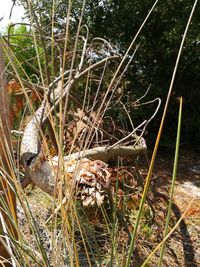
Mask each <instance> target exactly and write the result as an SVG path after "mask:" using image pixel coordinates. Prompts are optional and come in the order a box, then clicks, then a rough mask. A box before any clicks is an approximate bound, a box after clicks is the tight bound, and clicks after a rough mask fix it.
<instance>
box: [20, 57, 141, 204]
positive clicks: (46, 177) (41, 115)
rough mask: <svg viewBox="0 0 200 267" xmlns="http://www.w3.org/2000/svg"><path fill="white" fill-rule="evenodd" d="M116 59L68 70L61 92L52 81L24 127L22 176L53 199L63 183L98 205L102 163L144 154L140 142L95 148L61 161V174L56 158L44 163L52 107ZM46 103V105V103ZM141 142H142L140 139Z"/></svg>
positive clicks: (103, 175)
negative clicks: (44, 138)
mask: <svg viewBox="0 0 200 267" xmlns="http://www.w3.org/2000/svg"><path fill="white" fill-rule="evenodd" d="M84 54H85V52H84ZM81 58H84V55H82V57H81ZM118 58H119V56H117V55H114V56H108V57H106V58H103V59H101V60H99V61H98V62H95V63H93V64H92V65H90V66H89V67H87V68H85V69H82V67H83V62H80V64H79V67H78V69H77V70H76V71H75V70H72V72H71V75H69V78H68V82H67V84H66V86H65V87H64V88H62V81H61V80H62V75H61V76H60V77H58V78H56V79H55V81H54V82H53V83H51V84H50V86H49V88H48V91H47V97H46V98H45V99H44V100H43V102H42V104H41V106H40V108H39V109H38V110H37V111H36V112H35V114H34V116H33V118H32V120H31V121H30V122H29V123H28V125H27V126H26V127H25V129H24V134H23V137H22V142H21V151H20V156H21V159H22V163H23V165H24V167H25V170H26V176H28V177H29V178H30V179H31V180H32V181H33V182H34V183H35V184H36V185H38V186H39V187H40V188H41V189H42V190H43V191H45V192H47V193H49V194H51V195H57V189H58V186H59V184H60V183H61V184H62V183H63V179H67V181H66V182H67V183H72V185H73V184H75V187H76V189H77V188H78V192H77V194H79V192H81V199H82V201H83V204H85V205H89V204H94V203H97V204H101V203H102V201H103V198H104V195H103V193H104V189H105V187H106V186H105V183H104V182H102V181H103V180H106V181H107V182H106V185H108V184H109V177H110V174H109V172H108V170H107V165H106V164H105V163H104V162H103V161H107V160H109V159H113V158H117V157H119V156H120V157H135V156H136V155H138V154H141V153H144V152H146V144H145V143H144V142H139V143H138V144H137V145H136V146H134V147H131V146H128V147H125V146H115V147H113V148H110V149H109V148H107V147H98V148H94V149H89V150H84V151H82V152H80V153H75V154H72V155H69V156H67V157H65V158H64V161H63V164H64V166H62V167H63V168H64V171H61V170H60V169H59V166H60V164H59V161H60V159H59V158H58V157H54V158H53V159H47V158H46V157H45V155H44V154H43V152H42V151H41V131H42V127H43V125H44V123H45V121H46V120H47V118H48V115H49V114H50V113H51V112H52V110H53V109H54V108H55V106H56V105H58V104H59V102H60V100H61V99H62V98H63V97H64V96H66V95H68V94H69V92H70V91H71V90H72V88H73V87H74V86H75V85H76V83H77V82H78V81H79V80H80V78H82V77H83V76H84V75H86V74H88V72H90V71H91V70H94V69H96V68H99V67H100V66H102V65H103V64H105V63H106V62H107V61H110V60H116V59H118ZM64 74H67V75H68V74H69V71H67V72H64ZM72 74H73V75H72ZM56 83H57V87H56V88H55V89H54V91H53V92H52V90H53V89H52V85H53V84H56ZM47 99H48V100H50V101H49V102H48V101H47ZM52 103H54V104H52ZM141 140H143V139H142V138H141ZM88 158H90V159H92V160H90V159H88ZM72 160H73V164H72V165H73V167H72V166H70V168H72V169H73V174H72V173H70V170H69V164H71V162H72ZM74 160H75V161H74ZM58 174H59V175H58ZM58 176H59V177H58ZM69 177H71V178H70V179H71V180H73V182H70V181H71V180H70V179H69ZM83 193H84V194H83ZM66 194H67V191H66V190H65V195H66Z"/></svg>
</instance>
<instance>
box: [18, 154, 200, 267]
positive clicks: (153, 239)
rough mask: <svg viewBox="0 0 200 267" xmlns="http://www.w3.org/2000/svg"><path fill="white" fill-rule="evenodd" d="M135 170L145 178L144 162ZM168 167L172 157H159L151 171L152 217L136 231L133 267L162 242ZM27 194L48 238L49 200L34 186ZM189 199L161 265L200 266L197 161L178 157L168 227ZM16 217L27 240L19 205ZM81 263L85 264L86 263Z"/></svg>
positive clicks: (199, 172) (154, 260)
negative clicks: (138, 170) (184, 213)
mask: <svg viewBox="0 0 200 267" xmlns="http://www.w3.org/2000/svg"><path fill="white" fill-rule="evenodd" d="M139 169H140V172H141V174H142V175H143V177H145V176H146V173H147V168H146V165H145V166H142V165H141V164H140V166H139ZM172 170H173V160H172V161H171V160H166V159H162V158H161V157H159V159H158V161H157V162H156V165H155V169H154V172H153V177H152V182H151V187H150V191H149V196H148V203H149V204H150V205H151V207H152V210H153V213H154V216H153V219H152V218H151V223H149V224H148V226H146V227H145V228H144V227H143V230H142V231H141V233H140V232H139V234H138V238H137V242H136V245H137V246H136V250H135V254H134V255H135V257H133V258H134V259H133V263H132V266H133V267H139V266H141V264H142V263H143V262H144V260H145V259H146V258H147V256H148V255H149V254H150V252H151V251H152V250H153V249H154V248H155V247H156V245H157V244H159V242H160V241H162V233H163V229H164V222H165V217H166V209H167V205H168V200H169V192H170V185H171V177H172ZM27 196H28V200H29V204H30V208H31V210H32V213H33V215H34V218H35V219H36V221H37V223H38V227H39V230H40V231H41V232H42V235H44V236H45V237H44V239H45V240H50V239H51V238H50V233H47V228H46V226H45V221H46V220H47V219H48V217H49V216H50V214H51V208H50V206H51V199H50V198H49V197H48V196H47V195H46V194H44V193H43V192H42V191H41V190H40V189H38V188H34V189H30V188H29V189H28V190H27ZM192 198H193V203H192V205H191V207H190V208H189V209H188V211H187V213H186V215H185V217H184V218H183V219H182V221H181V223H180V224H179V226H178V227H177V229H176V230H175V231H174V232H173V234H172V235H171V236H170V238H169V239H168V241H167V243H166V249H165V254H164V261H163V265H162V266H164V267H168V266H169V267H198V266H200V160H199V159H191V158H188V157H185V156H182V157H180V161H179V166H178V177H177V180H176V185H175V192H174V198H173V205H172V219H171V222H170V229H172V228H173V226H174V225H175V224H176V222H177V221H178V220H179V218H180V217H181V215H182V214H183V212H184V211H185V210H186V208H187V207H188V204H189V203H190V201H191V199H192ZM18 217H19V224H20V227H21V229H22V232H23V233H24V235H25V236H26V235H27V238H29V239H30V229H29V226H28V225H27V224H26V222H25V221H26V220H25V218H24V214H23V211H22V209H21V208H20V206H19V207H18ZM28 233H29V234H28ZM28 236H29V237H28ZM124 236H126V235H124ZM42 238H43V237H42ZM45 242H46V241H45ZM45 242H44V246H45V248H46V249H47V250H49V251H51V250H52V248H51V245H50V244H49V243H47V244H45ZM119 242H120V240H119ZM50 253H51V252H50ZM158 259H159V253H156V254H155V255H154V256H153V258H152V260H151V262H150V263H149V265H148V266H150V267H154V266H157V263H158ZM33 266H34V265H33ZM84 266H87V263H85V265H84ZM88 266H89V265H88ZM94 266H96V265H94ZM100 266H101V267H104V266H107V265H104V264H103V265H100ZM60 267H62V266H60ZM114 267H115V266H114ZM120 267H123V266H120Z"/></svg>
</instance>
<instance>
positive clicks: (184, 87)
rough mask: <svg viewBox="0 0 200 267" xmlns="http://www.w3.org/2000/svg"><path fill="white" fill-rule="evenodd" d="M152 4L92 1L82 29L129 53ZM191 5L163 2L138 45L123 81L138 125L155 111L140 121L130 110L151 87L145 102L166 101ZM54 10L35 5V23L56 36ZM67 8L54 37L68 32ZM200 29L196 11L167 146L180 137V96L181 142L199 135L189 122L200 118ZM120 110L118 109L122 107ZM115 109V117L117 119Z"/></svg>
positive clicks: (75, 11) (77, 4)
mask: <svg viewBox="0 0 200 267" xmlns="http://www.w3.org/2000/svg"><path fill="white" fill-rule="evenodd" d="M21 3H23V5H24V6H25V8H26V10H27V14H28V6H27V1H25V0H21ZM153 3H154V1H153V0H151V1H142V3H141V1H137V0H128V1H125V2H124V1H123V0H110V1H102V0H95V1H94V0H88V1H86V5H85V12H84V18H83V24H84V23H85V24H86V25H88V27H89V30H90V32H91V33H92V34H93V36H94V37H102V38H105V39H106V40H109V41H111V42H112V43H114V44H116V45H117V50H118V51H121V52H122V53H123V51H126V49H127V47H128V46H129V44H130V42H131V40H132V39H133V37H134V35H135V34H136V32H137V30H138V29H139V27H140V25H141V23H142V21H143V20H144V18H145V16H146V15H147V13H148V11H149V9H150V7H151V6H152V4H153ZM192 5H193V1H191V0H188V1H177V0H176V1H172V0H167V1H160V2H159V3H158V5H157V6H156V8H155V9H154V12H153V14H152V16H151V17H150V18H149V20H148V22H147V23H146V25H145V27H144V29H143V31H142V33H141V34H140V36H139V38H138V40H137V44H140V47H139V49H138V51H137V53H136V55H135V57H134V59H133V61H132V63H131V65H130V67H129V70H128V72H127V73H126V75H125V78H124V79H125V81H126V82H128V83H129V85H128V86H126V88H125V91H124V94H123V96H122V99H121V100H122V102H123V103H126V105H127V107H128V108H127V110H128V112H129V113H130V115H131V117H134V120H135V122H136V123H137V122H139V121H141V118H142V119H146V118H148V117H149V113H152V110H153V109H154V107H153V106H152V109H151V108H150V109H149V110H148V109H146V108H142V109H140V108H139V109H138V110H137V115H135V110H134V109H133V108H132V105H131V103H132V102H133V101H135V99H137V97H139V96H141V95H142V94H144V92H145V91H146V90H147V88H148V86H149V84H152V87H151V90H150V92H149V93H148V95H147V98H146V99H152V98H155V97H161V99H162V100H163V102H164V100H165V97H166V94H167V89H168V87H169V81H170V77H171V75H172V71H173V67H174V64H175V59H176V55H177V51H178V48H179V44H180V39H181V36H182V34H183V32H184V28H185V25H186V22H187V18H188V15H189V13H190V10H191V8H192ZM81 7H82V1H80V0H76V1H73V3H72V7H71V10H70V11H71V17H72V21H71V22H72V23H71V28H70V31H71V33H73V32H75V31H76V29H77V25H78V21H79V18H80V14H81ZM52 8H53V2H52V1H37V0H35V1H32V10H33V12H34V16H33V18H36V17H37V21H39V22H38V23H39V24H40V26H42V30H45V31H46V32H51V31H52V29H51V25H52ZM68 8H69V6H68V3H67V2H66V1H63V0H60V1H55V5H54V10H55V14H54V21H55V26H56V27H55V28H54V31H55V34H57V33H61V32H62V29H64V28H65V25H66V20H65V18H66V14H67V11H68ZM41 14H42V15H41ZM199 28H200V7H199V6H197V9H196V12H195V14H194V17H193V19H192V23H191V26H190V30H189V33H188V35H187V40H186V43H185V46H184V50H183V54H182V58H181V62H180V66H179V70H178V73H177V78H176V82H175V86H174V92H173V96H172V100H171V102H172V103H171V108H170V109H169V115H168V116H169V118H170V119H169V121H168V123H167V124H168V125H170V126H169V132H170V135H169V134H168V136H166V138H164V139H167V140H165V143H170V140H171V139H173V137H174V136H175V135H176V133H175V130H174V129H175V128H176V127H175V126H174V121H175V120H176V113H175V112H174V108H175V106H176V98H177V97H178V96H180V95H182V96H183V98H184V101H185V107H184V110H185V112H186V113H187V114H189V115H187V117H186V118H185V119H183V129H184V130H183V136H184V137H185V138H184V139H183V141H184V142H186V143H191V141H192V142H193V141H194V139H193V138H192V139H191V138H190V133H191V132H193V128H194V129H195V133H196V122H195V121H193V122H191V121H190V118H191V117H194V116H196V113H198V114H199V112H200V110H199V108H198V107H197V104H198V103H199V101H200V94H199V90H198V88H199V87H200V76H199V72H200V65H199V64H198V61H199V54H200V46H199V38H200V36H199ZM116 109H119V106H118V107H117V108H116ZM116 109H115V110H113V112H111V113H112V115H113V116H114V117H115V114H116ZM197 109H198V110H197ZM160 114H161V112H160ZM159 120H160V118H159V117H157V119H155V120H154V122H153V124H152V128H151V131H150V136H149V138H150V139H152V138H154V137H155V135H156V127H157V124H158V122H159ZM188 121H189V123H188ZM171 123H172V124H171ZM188 126H189V127H188ZM170 128H171V129H170ZM167 130H168V129H167ZM197 132H199V130H197ZM154 133H155V134H154ZM195 136H197V137H198V136H199V133H196V134H195Z"/></svg>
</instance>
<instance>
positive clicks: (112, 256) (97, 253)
mask: <svg viewBox="0 0 200 267" xmlns="http://www.w3.org/2000/svg"><path fill="white" fill-rule="evenodd" d="M27 3H28V4H29V12H30V18H31V21H30V27H31V35H30V38H32V39H33V40H32V42H33V46H34V49H35V59H36V62H37V65H38V73H40V75H39V76H38V77H37V81H38V84H37V83H34V81H33V79H31V77H29V75H28V74H27V73H26V70H25V68H24V62H21V61H20V60H19V59H18V58H17V55H16V54H15V50H14V46H12V44H10V43H9V42H8V40H7V39H6V37H5V38H3V39H2V40H3V42H4V53H5V56H6V57H7V66H6V70H5V71H7V72H8V73H9V72H10V73H11V74H12V75H13V77H14V78H16V79H17V80H18V82H19V83H20V85H21V92H20V93H21V94H22V95H23V97H24V98H25V99H26V106H25V111H24V116H22V118H21V122H20V125H18V126H17V129H16V130H17V131H19V135H18V137H17V138H16V137H15V138H14V137H13V136H12V137H11V139H12V141H13V146H14V150H15V152H16V154H17V157H16V159H15V160H14V158H13V157H10V158H8V162H9V166H10V169H11V171H10V175H9V178H10V187H11V188H12V190H13V191H14V193H15V196H16V199H17V205H18V207H19V209H20V210H21V211H22V213H23V220H24V221H25V224H24V225H23V227H26V228H27V229H28V230H27V232H25V231H24V229H23V228H22V227H21V222H20V223H18V222H17V221H16V219H15V218H14V216H12V214H11V213H10V209H9V207H8V205H7V204H6V203H5V202H4V199H1V207H2V209H3V210H4V212H5V214H6V216H8V217H9V219H10V221H11V223H12V227H13V228H14V229H15V231H16V232H17V235H18V238H15V237H14V236H13V234H12V233H11V231H10V228H9V226H8V225H6V223H5V221H4V219H3V217H2V216H0V220H1V224H2V233H1V236H0V241H1V243H2V244H3V246H4V247H5V248H6V250H7V252H8V254H9V255H10V261H11V264H12V266H21V267H23V266H63V267H64V266H72V267H73V266H126V267H129V266H132V258H134V256H135V254H134V249H135V246H136V240H137V234H138V229H139V227H140V226H141V224H142V223H141V218H142V216H143V214H144V205H145V202H146V198H147V194H148V191H149V186H150V182H151V176H152V172H153V168H154V164H155V159H156V154H157V150H158V146H159V142H160V138H161V135H162V129H163V125H164V121H165V117H166V114H167V109H168V105H169V100H170V95H171V92H172V88H173V84H174V81H175V76H176V72H177V69H178V65H179V61H180V57H181V53H182V50H183V45H184V42H185V38H186V35H187V31H188V28H189V25H190V22H191V18H192V16H193V13H194V10H195V7H196V4H197V1H195V2H194V6H193V9H192V11H191V14H190V17H189V19H188V23H187V26H186V29H185V32H184V34H183V38H182V41H181V44H180V49H179V53H178V55H177V60H176V64H175V67H174V72H173V74H172V78H171V83H170V87H169V92H168V96H167V100H166V104H165V108H164V111H163V117H162V121H161V124H160V128H159V131H158V136H157V140H156V143H155V148H154V151H153V155H152V159H151V162H150V166H149V170H148V174H147V177H146V181H145V185H144V190H143V193H142V198H141V200H140V205H139V210H138V211H137V212H136V215H135V214H134V215H133V212H132V214H130V211H129V208H128V205H129V204H130V199H129V196H128V193H129V191H128V190H127V195H126V194H124V195H123V201H122V202H120V201H121V195H120V192H121V191H119V190H120V186H119V183H120V182H121V180H120V179H122V178H121V174H120V167H121V166H122V165H123V162H121V161H120V160H119V161H118V164H117V165H118V166H117V172H116V174H115V175H116V177H115V179H114V184H113V185H112V188H111V190H110V191H109V192H108V200H106V201H105V202H104V204H103V205H102V206H100V207H97V206H95V207H87V208H85V207H83V206H82V204H81V202H80V200H78V199H77V198H76V193H75V192H74V191H76V190H74V188H73V187H70V185H66V188H67V189H68V192H70V193H69V196H70V197H68V198H66V199H65V201H63V194H62V190H60V191H59V193H58V198H55V197H49V196H46V195H45V193H43V195H44V196H45V197H44V198H45V201H46V203H47V205H46V207H45V208H46V209H48V211H50V213H51V216H50V217H51V218H50V219H49V220H48V219H47V218H46V221H45V220H43V221H42V222H41V223H38V221H37V218H35V212H34V211H33V210H32V204H31V201H32V200H33V196H32V195H30V196H29V195H28V194H26V193H25V191H24V190H23V189H22V187H21V185H20V183H19V180H20V179H21V178H22V177H23V178H24V176H25V173H26V172H25V170H21V169H20V164H19V160H20V159H19V146H20V140H21V136H20V131H21V130H23V127H24V126H23V124H26V123H27V122H24V120H25V118H26V117H27V115H28V114H29V115H31V116H34V112H35V111H36V105H35V103H34V102H33V101H32V99H31V96H30V93H29V91H30V90H33V91H36V93H37V94H38V92H37V90H40V91H42V93H43V98H44V99H45V97H46V99H47V100H48V92H47V91H46V88H48V87H50V85H51V86H55V87H56V85H54V84H53V85H52V81H53V80H54V79H55V76H59V75H60V76H61V87H62V90H64V87H65V83H66V75H65V72H66V68H68V67H69V70H68V71H69V72H68V76H67V79H68V82H69V81H71V80H72V79H73V75H74V69H78V68H81V67H82V66H83V64H85V61H84V60H85V57H82V55H83V54H84V53H85V49H86V48H87V47H89V46H90V45H91V44H89V37H88V35H89V34H88V29H87V27H86V26H83V25H82V17H83V15H84V5H85V1H83V5H82V8H81V11H80V14H81V17H80V21H79V24H78V26H77V29H76V34H75V37H74V38H72V39H70V19H71V11H72V9H73V2H72V1H68V9H67V10H66V28H65V31H64V42H63V45H64V48H60V47H59V45H58V43H57V41H56V37H55V36H54V35H55V34H54V28H55V27H56V25H55V23H56V22H55V19H54V16H55V14H56V3H55V1H52V25H51V33H50V36H45V34H46V32H45V28H44V26H45V25H40V21H38V18H37V16H36V15H35V14H34V10H33V7H32V3H31V1H27ZM157 3H158V1H155V3H154V5H153V6H152V8H151V10H150V11H149V13H148V14H147V16H146V18H144V22H143V23H142V25H141V27H140V28H139V30H138V32H137V34H136V35H135V37H134V38H133V41H132V42H131V44H130V46H129V48H128V49H127V51H126V53H125V54H124V56H121V58H120V61H119V62H117V63H116V65H115V66H114V67H113V66H111V65H109V62H107V61H106V60H105V62H104V65H103V66H101V68H100V67H99V68H98V69H97V71H96V72H95V71H94V70H91V71H88V72H86V74H85V76H83V77H82V80H80V81H79V83H77V85H76V86H77V87H80V94H81V96H84V97H83V99H81V100H80V99H76V98H75V96H76V95H75V94H71V92H69V93H68V94H67V95H66V96H65V98H63V99H61V100H60V101H59V105H58V107H56V103H53V112H52V108H51V106H49V118H48V119H49V128H48V129H49V130H48V132H45V131H44V129H42V128H41V129H40V130H41V131H40V134H41V136H42V149H43V150H44V151H45V155H46V157H48V158H52V150H51V146H52V143H53V142H52V143H51V144H49V141H47V138H46V135H50V134H49V133H51V134H53V135H54V137H55V140H54V141H55V144H54V145H55V146H56V147H57V152H58V156H59V165H58V170H55V172H56V175H57V176H59V178H60V177H61V178H60V179H61V180H62V179H63V180H64V179H65V175H64V170H63V169H64V167H63V162H64V159H63V157H64V151H63V144H64V130H65V127H69V126H70V119H69V118H68V117H69V114H70V115H71V116H73V115H74V113H75V112H74V110H73V105H77V107H79V108H80V109H81V110H82V111H85V110H87V111H88V113H89V115H88V116H89V118H92V113H93V112H94V111H96V114H95V116H96V117H95V119H94V120H93V121H92V123H90V124H89V123H87V124H86V126H85V128H87V132H85V134H83V136H82V138H83V139H84V140H86V141H85V143H83V144H81V145H80V148H81V150H85V149H87V147H88V146H89V144H90V143H91V140H92V138H93V137H94V129H95V130H96V129H97V128H98V127H99V128H100V124H101V122H102V121H103V119H104V117H105V112H106V109H108V108H109V105H110V104H111V103H112V101H113V93H111V92H113V91H112V90H113V88H115V89H116V88H117V85H118V84H119V82H120V79H122V75H121V73H123V74H124V73H125V71H126V69H127V68H128V66H129V64H130V57H129V53H130V51H131V50H132V48H133V46H134V45H135V43H136V40H137V38H138V36H139V34H140V33H141V31H142V30H143V28H144V27H145V24H146V23H147V21H148V19H149V17H150V16H151V14H152V13H153V12H154V10H155V7H156V5H157ZM45 38H46V39H45ZM49 40H50V41H49ZM45 41H47V44H45ZM101 41H102V40H101V39H97V41H96V43H95V45H96V46H97V47H98V45H99V43H100V42H101ZM102 42H103V45H102V47H106V45H107V46H108V47H109V49H110V44H108V43H107V42H106V41H105V40H103V41H102ZM93 45H94V44H93ZM95 45H94V47H95ZM49 47H50V49H49ZM91 47H92V45H91ZM99 47H100V48H99V49H100V52H102V51H101V49H102V47H101V46H99ZM62 49H63V50H62ZM95 49H96V47H95ZM95 49H94V51H95ZM49 51H50V52H49ZM58 51H59V52H60V55H58ZM22 52H23V51H22ZM135 52H137V49H136V50H135V51H134V53H133V55H132V57H131V59H132V58H133V57H134V55H135ZM48 53H50V56H49V54H48ZM56 53H57V54H56ZM66 55H69V57H71V59H69V62H67V56H66ZM48 58H50V62H48ZM58 58H59V60H58ZM79 58H82V59H84V60H83V61H79ZM27 60H29V59H27ZM58 62H59V64H60V68H56V64H58ZM77 62H78V64H77ZM89 64H91V62H89ZM113 65H114V64H113ZM54 66H55V68H54ZM86 66H87V67H88V65H87V64H86ZM43 68H44V69H45V71H44V70H43ZM10 73H9V74H10ZM92 79H93V80H92ZM94 80H95V83H96V84H95V85H97V88H98V90H97V93H96V95H95V96H94V97H93V98H92V93H93V92H92V89H91V88H92V83H93V82H94ZM105 80H106V85H107V87H106V89H105V90H104V91H103V90H102V88H103V87H105V83H104V81H105ZM96 81H97V82H96ZM27 86H28V87H29V89H27ZM18 93H19V92H18ZM73 93H74V92H73ZM110 93H111V96H110ZM98 98H100V99H101V103H100V104H99V103H98ZM74 99H75V100H74ZM71 100H73V101H71ZM38 101H39V103H38V105H39V104H40V103H41V101H40V100H38ZM70 101H71V102H73V105H72V104H71V102H70ZM93 101H94V102H93ZM96 103H98V110H95V105H96ZM96 106H97V105H96ZM105 107H106V109H105ZM104 109H105V110H104ZM180 117H181V111H180V115H179V126H178V132H179V138H180ZM66 118H67V119H66ZM129 119H130V118H129ZM98 120H99V121H100V122H99V123H98ZM147 123H148V121H147ZM97 130H98V129H97ZM84 135H85V136H84ZM78 138H79V136H78V130H77V132H76V133H75V135H74V137H73V140H72V143H71V144H72V145H71V147H70V148H69V149H68V153H69V154H70V153H72V152H73V146H74V144H75V143H76V142H77V141H78ZM177 140H178V138H177ZM3 142H4V143H6V139H4V140H3ZM177 147H178V143H177ZM6 148H7V149H8V154H9V155H10V148H9V147H8V146H7V147H6ZM176 151H177V153H176V161H175V162H174V175H173V187H172V188H174V181H175V179H174V178H175V172H176V168H177V156H178V150H176ZM122 180H123V179H122ZM122 184H123V183H122ZM123 186H124V184H123ZM172 190H173V189H172ZM6 194H7V191H6ZM40 195H41V192H40V193H39V194H38V195H37V194H35V198H37V197H38V196H40ZM172 196H173V192H172V193H171V197H172ZM8 198H9V196H8ZM171 201H172V198H171V199H170V205H169V207H168V217H167V221H166V224H165V232H164V239H163V241H162V242H161V243H160V244H159V245H158V246H157V247H156V249H155V250H154V251H153V252H152V253H151V254H150V255H149V257H148V258H147V259H146V260H145V262H144V263H143V265H142V266H145V265H146V264H147V263H148V262H149V260H150V257H152V256H153V255H154V253H155V252H156V251H157V250H158V249H159V248H160V247H161V246H162V249H161V256H160V262H159V266H161V265H162V259H163V256H162V255H163V252H164V243H165V241H166V240H167V238H169V236H170V234H171V233H172V231H174V230H175V229H176V227H177V226H178V223H180V220H179V222H177V224H176V225H175V227H174V228H173V229H172V231H170V232H169V233H168V223H169V220H170V210H171V203H172V202H171ZM7 202H8V203H9V199H8V201H7ZM131 204H132V203H131ZM58 206H59V209H57V207H58ZM37 209H41V210H43V207H42V206H41V207H40V206H38V207H37ZM129 216H130V217H131V216H132V217H134V216H135V217H134V219H133V221H134V222H133V223H130V221H131V220H130V217H129ZM41 224H42V226H41ZM41 227H43V230H44V232H45V233H47V234H48V237H47V239H48V244H49V246H51V247H52V249H51V250H49V251H48V249H47V247H46V245H45V244H44V239H43V236H42V233H41ZM132 228H133V230H132ZM1 264H2V265H3V260H2V262H1Z"/></svg>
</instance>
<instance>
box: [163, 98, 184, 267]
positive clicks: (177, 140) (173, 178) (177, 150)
mask: <svg viewBox="0 0 200 267" xmlns="http://www.w3.org/2000/svg"><path fill="white" fill-rule="evenodd" d="M182 104H183V100H182V97H181V98H180V106H179V116H178V129H177V137H176V149H175V156H174V168H173V175H172V185H171V192H170V200H169V206H168V211H167V217H166V223H165V229H164V237H166V235H167V233H168V227H169V222H170V216H171V209H172V201H173V195H174V187H175V182H176V176H177V168H178V156H179V146H180V136H181V119H182ZM164 249H165V242H164V243H163V245H162V247H161V251H160V259H159V264H158V267H161V266H162V260H163V255H164Z"/></svg>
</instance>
